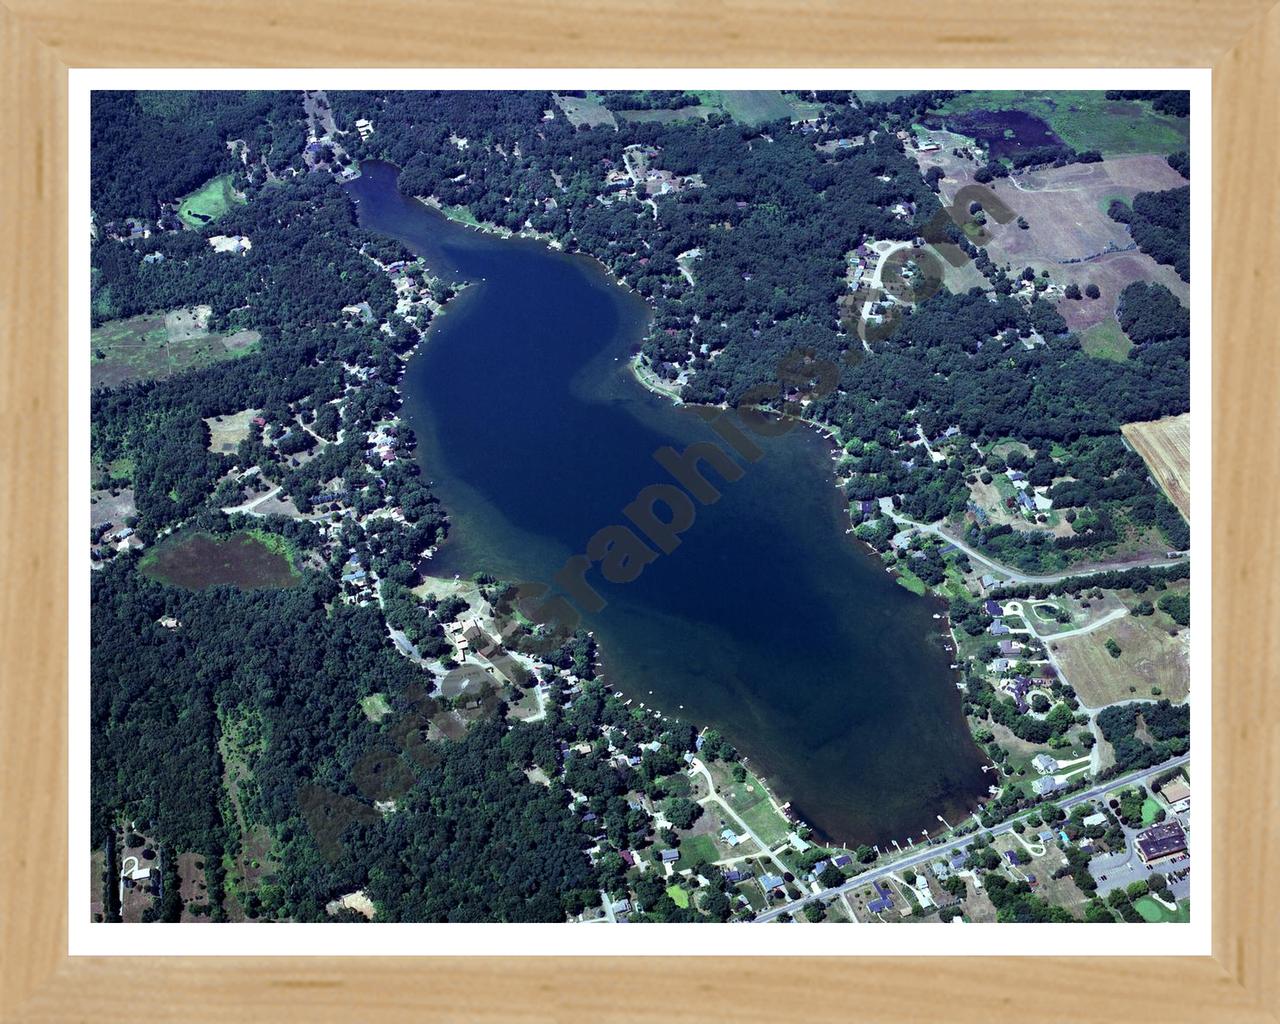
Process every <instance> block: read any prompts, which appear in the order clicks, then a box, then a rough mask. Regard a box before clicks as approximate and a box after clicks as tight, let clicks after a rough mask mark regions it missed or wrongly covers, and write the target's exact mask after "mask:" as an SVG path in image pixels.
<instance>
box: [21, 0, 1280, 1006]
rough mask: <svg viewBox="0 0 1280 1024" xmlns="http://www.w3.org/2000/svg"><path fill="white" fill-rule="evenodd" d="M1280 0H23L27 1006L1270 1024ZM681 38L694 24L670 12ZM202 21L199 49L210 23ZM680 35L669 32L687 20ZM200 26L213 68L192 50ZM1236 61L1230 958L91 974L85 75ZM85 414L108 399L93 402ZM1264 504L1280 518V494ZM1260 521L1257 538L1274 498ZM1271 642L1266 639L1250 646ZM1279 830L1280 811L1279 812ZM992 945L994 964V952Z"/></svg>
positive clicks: (1220, 129)
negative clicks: (72, 190)
mask: <svg viewBox="0 0 1280 1024" xmlns="http://www.w3.org/2000/svg"><path fill="white" fill-rule="evenodd" d="M1271 2H1272V0H1227V2H1221V3H1212V4H1209V5H1204V4H1202V3H1197V2H1195V0H1160V2H1158V3H1155V4H1152V5H1137V4H1134V5H1130V4H1124V5H1120V4H1114V3H1110V2H1105V0H1085V2H1082V3H1077V4H1072V5H1070V6H1069V7H1066V6H1058V7H1057V8H1054V7H1050V6H1049V5H1013V4H1006V3H966V4H959V3H939V2H925V0H908V2H906V3H904V4H901V5H898V6H897V7H895V8H894V11H893V13H892V14H891V15H890V14H887V13H886V12H885V11H884V10H883V8H881V7H880V5H875V9H868V10H860V9H859V8H858V7H857V6H855V5H854V4H852V3H849V2H847V0H846V2H844V3H841V2H840V0H810V2H809V3H807V4H805V5H804V6H803V8H802V9H793V10H788V9H787V7H788V6H790V5H783V4H777V5H776V7H766V6H764V5H763V4H760V3H743V2H741V0H740V2H739V3H736V4H733V5H721V4H714V5H708V7H707V8H706V9H700V8H699V7H698V6H697V5H693V4H676V3H675V2H674V0H658V3H657V4H656V6H655V5H649V6H648V8H647V12H648V13H647V17H646V18H645V19H644V20H643V21H641V20H640V19H639V15H638V12H636V11H634V10H629V9H627V8H625V7H620V6H617V5H606V4H593V3H590V2H588V0H555V2H553V3H552V4H551V5H550V6H549V7H548V6H543V5H540V4H527V5H512V8H513V9H509V10H508V9H504V8H503V7H502V5H500V4H496V3H492V2H489V0H474V2H472V3H469V4H466V5H459V6H457V7H453V8H451V9H435V7H434V5H427V4H421V5H417V9H414V5H412V4H408V3H406V2H404V0H373V2H372V3H364V4H359V5H356V4H349V3H339V2H335V0H312V2H310V3H307V4H305V5H293V4H289V5H283V4H273V3H272V2H271V0H267V2H266V3H261V2H251V0H223V2H221V3H219V4H217V5H214V6H206V5H202V8H201V10H200V11H199V12H192V11H190V10H189V8H188V7H187V6H186V5H184V4H183V3H181V2H176V0H170V2H156V0H151V2H145V3H133V4H128V5H123V4H109V3H98V4H89V3H85V2H83V0H8V2H7V6H0V46H2V50H0V52H2V54H3V60H2V61H0V76H2V80H3V83H4V101H5V102H4V104H3V117H4V121H3V124H4V127H5V129H6V130H5V132H4V134H3V138H4V139H5V140H6V141H7V142H8V144H9V146H10V147H11V148H10V152H9V153H8V154H7V160H6V163H5V168H4V171H3V174H2V175H0V189H2V194H3V208H2V212H0V217H2V221H0V223H3V225H4V230H5V238H6V241H7V242H8V245H9V246H11V248H10V249H9V250H8V252H7V253H6V256H7V259H6V261H5V262H6V265H5V267H4V272H3V274H2V275H0V332H2V334H0V467H2V469H0V472H3V478H2V483H0V565H2V566H3V567H4V569H5V573H4V578H3V588H2V589H0V626H2V628H3V633H2V634H0V635H2V636H3V638H4V639H3V648H2V649H0V659H2V662H0V663H2V664H3V673H2V674H0V680H2V682H0V728H2V729H3V734H2V736H0V942H2V943H3V944H2V946H0V1011H2V1014H3V1017H2V1019H3V1020H6V1021H8V1020H13V1021H44V1020H68V1019H85V1018H89V1017H90V1016H91V1015H92V1016H94V1017H104V1016H105V1017H106V1018H108V1019H110V1018H112V1017H115V1016H117V1015H124V1014H127V1015H128V1016H129V1017H131V1018H133V1019H137V1020H146V1021H155V1020H169V1019H175V1020H176V1019H182V1020H195V1019H202V1020H203V1019H225V1018H231V1017H234V1016H245V1017H249V1018H252V1019H270V1020H283V1019H294V1018H295V1017H296V1018H298V1019H302V1018H304V1017H305V1018H307V1019H312V1020H329V1019H334V1020H338V1019H341V1020H351V1019H355V1020H362V1021H363V1020H374V1019H377V1020H384V1019H393V1018H397V1017H400V1016H412V1017H413V1018H414V1019H424V1018H426V1017H432V1018H435V1017H442V1018H449V1019H466V1020H481V1019H484V1020H488V1019H493V1020H502V1021H508V1020H543V1019H557V1020H558V1019H573V1020H578V1019H581V1020H593V1021H604V1020H619V1021H623V1020H625V1021H634V1020H646V1019H651V1018H652V1019H662V1020H664V1021H673V1020H680V1019H685V1018H686V1016H687V1017H688V1018H690V1019H692V1018H693V1017H694V1016H695V1015H696V1016H698V1017H703V1016H704V1015H705V1014H706V1013H707V1012H708V1011H710V1010H712V1009H713V1007H715V1006H718V1007H722V1008H724V1009H725V1010H726V1011H727V1012H729V1013H731V1014H733V1016H735V1017H736V1018H737V1019H738V1020H741V1021H748V1020H751V1021H754V1020H761V1021H763V1020H771V1021H774V1020H786V1019H788V1018H789V1016H790V1014H789V1013H788V1011H789V1010H790V1011H791V1012H792V1013H800V1012H803V1013H805V1014H806V1015H818V1016H822V1017H826V1016H836V1015H839V1016H841V1017H854V1018H860V1019H874V1020H895V1021H933V1020H944V1019H945V1020H954V1021H967V1020H979V1019H984V1020H986V1019H992V1018H996V1019H1005V1018H1006V1016H1007V1017H1009V1018H1013V1017H1019V1018H1022V1017H1028V1016H1029V1017H1039V1018H1046V1017H1047V1018H1049V1019H1057V1017H1058V1015H1059V1013H1061V1014H1063V1015H1064V1016H1069V1017H1070V1018H1072V1019H1077V1020H1097V1021H1113V1020H1114V1021H1120V1020H1126V1021H1127V1020H1129V1019H1131V1018H1132V1017H1134V1016H1135V1015H1142V1014H1155V1015H1158V1017H1159V1018H1160V1019H1161V1020H1162V1021H1164V1022H1174V1021H1196V1022H1198V1021H1205V1020H1230V1021H1240V1022H1250V1021H1264V1020H1265V1021H1273V1020H1276V1019H1277V1016H1278V1013H1280V1010H1278V1008H1277V1007H1278V1003H1280V971H1277V970H1276V966H1275V965H1276V961H1277V954H1278V953H1280V948H1278V943H1277V934H1278V931H1280V930H1278V929H1277V927H1276V920H1277V916H1278V912H1280V896H1277V891H1278V887H1277V885H1276V882H1277V881H1278V879H1277V871H1276V864H1277V858H1276V855H1275V849H1276V847H1275V843H1276V840H1277V838H1280V823H1278V819H1277V816H1276V811H1277V810H1280V801H1277V799H1276V793H1277V792H1278V791H1280V757H1278V756H1277V753H1278V752H1280V728H1277V704H1278V702H1280V697H1277V695H1276V692H1275V690H1274V688H1273V687H1272V686H1271V685H1269V684H1271V683H1272V682H1273V680H1275V679H1276V678H1277V677H1280V657H1278V654H1280V651H1278V649H1277V648H1278V644H1280V639H1278V634H1277V631H1276V630H1275V628H1274V623H1275V622H1276V613H1277V605H1276V601H1277V596H1278V590H1280V572H1277V570H1276V568H1275V563H1276V556H1277V555H1278V554H1280V551H1277V539H1276V538H1277V531H1276V530H1275V529H1274V527H1272V526H1270V522H1271V519H1272V516H1271V515H1270V514H1269V512H1270V508H1269V505H1270V502H1271V501H1274V500H1275V499H1276V498H1277V497H1280V491H1278V490H1277V487H1276V484H1275V481H1276V480H1277V478H1280V454H1278V453H1280V448H1278V447H1277V446H1276V439H1277V438H1278V437H1280V403H1278V402H1277V401H1276V398H1277V394H1278V393H1280V387H1278V385H1280V355H1278V349H1277V346H1276V344H1275V332H1276V327H1275V325H1276V324H1277V323H1280V299H1278V298H1277V296H1278V295H1280V288H1277V287H1276V286H1275V284H1274V283H1272V282H1271V281H1270V280H1269V278H1270V276H1271V274H1270V272H1268V271H1265V270H1264V269H1263V268H1264V267H1268V266H1274V265H1275V261H1276V258H1277V256H1280V217H1278V215H1277V205H1276V191H1275V188H1274V185H1275V180H1276V173H1277V171H1276V169H1277V167H1280V160H1278V159H1277V157H1280V153H1278V152H1277V149H1278V146H1280V144H1278V143H1277V136H1276V134H1275V131H1274V129H1275V128H1276V126H1277V124H1276V116H1275V113H1274V106H1273V104H1274V102H1275V98H1276V97H1277V96H1278V95H1280V73H1278V72H1277V68H1278V67H1280V7H1276V8H1272V7H1271V6H1270V5H1271ZM667 16H669V19H668V17H667ZM195 17H198V18H199V21H200V24H199V26H198V27H196V28H193V26H192V23H191V22H192V20H193V18H195ZM666 25H671V26H678V28H679V31H678V32H673V33H671V34H670V35H667V36H664V35H663V34H662V29H663V26H666ZM192 33H196V34H197V35H198V37H199V40H200V43H202V44H203V45H202V46H201V48H200V49H198V50H196V49H195V48H193V47H191V46H190V45H189V42H186V41H184V40H190V38H191V37H192ZM1135 59H1136V60H1139V61H1141V62H1142V63H1143V64H1144V65H1148V66H1164V67H1210V66H1211V67H1212V68H1213V69H1214V76H1213V100H1214V123H1213V133H1214V174H1213V184H1214V204H1213V205H1214V218H1213V229H1214V274H1213V285H1214V347H1213V370H1214V417H1213V440H1214V454H1215V467H1216V473H1215V478H1214V481H1213V484H1214V496H1215V506H1216V517H1215V518H1216V526H1217V529H1216V530H1215V535H1214V538H1213V564H1214V570H1215V572H1214V580H1213V607H1214V622H1213V630H1214V639H1215V651H1216V653H1217V657H1216V664H1215V666H1214V667H1215V678H1214V685H1213V692H1214V701H1213V713H1214V734H1213V739H1214V751H1213V754H1214V773H1213V786H1214V790H1213V793H1214V812H1215V817H1216V820H1215V823H1214V824H1215V828H1214V837H1213V842H1214V858H1213V863H1214V877H1213V892H1214V920H1213V955H1212V956H1211V957H1196V958H1180V959H1178V960H1176V961H1175V960H1171V959H1160V958H1138V959H1102V958H1092V959H1069V958H1053V959H1037V960H1026V961H1018V962H1016V963H1011V962H1009V961H1004V962H1000V963H993V962H990V961H982V960H972V959H970V960H962V959H959V958H952V959H934V960H931V961H929V962H927V963H924V962H921V961H912V960H910V959H907V958H895V959H878V958H877V959H873V960H870V961H864V960H856V959H840V960H836V959H823V960H814V959H807V960H801V959H788V960H779V959H772V960H767V961H757V962H755V963H753V964H751V965H742V964H739V963H734V962H733V961H732V960H730V959H728V958H724V959H698V958H684V959H671V960H657V959H644V960H638V959H625V960H624V959H621V958H619V959H577V960H568V959H558V960H545V959H504V960H496V959H495V960H485V959H453V960H450V961H449V962H447V963H438V962H434V961H423V960H415V959H359V960H343V959H321V958H311V959H306V958H287V959H285V958H281V959H262V960H248V959H234V958H199V959H190V958H188V959H161V960H147V961H146V962H145V963H140V962H138V961H136V960H131V959H127V958H75V959H71V958H69V957H68V956H67V952H66V951H67V920H66V914H67V907H66V889H65V880H66V877H67V870H66V868H67V861H66V858H67V850H66V846H67V831H66V784H67V749H66V744H67V722H66V714H67V703H66V702H67V685H66V684H67V633H66V579H67V550H66V547H67V545H66V537H67V529H66V526H67V518H66V507H67V438H66V408H67V404H66V403H67V387H66V382H67V365H66V358H67V348H66V331H67V310H66V291H65V282H66V273H65V271H66V257H67V252H66V239H67V221H66V210H67V181H66V173H65V168H66V158H67V130H66V128H67V107H66V102H67V69H68V68H69V67H92V66H158V67H164V66H182V65H190V64H191V63H192V61H197V62H200V63H202V64H205V65H225V66H292V65H306V66H322V65H329V66H336V67H343V66H346V67H350V66H374V65H380V66H388V67H409V66H483V65H492V66H504V65H506V66H521V65H526V66H527V65H539V66H564V67H588V66H598V67H608V66H640V67H643V66H675V67H698V66H749V65H757V66H794V67H823V66H830V67H839V66H905V67H912V66H922V65H923V66H953V67H982V66H993V67H999V66H1010V65H1017V66H1043V67H1064V66H1102V67H1119V66H1130V65H1132V63H1133V61H1134V60H1135ZM77 400H80V399H77ZM1259 499H1261V500H1259ZM1246 501H1247V502H1248V506H1249V508H1250V509H1251V510H1252V511H1255V512H1257V513H1261V514H1260V515H1258V516H1257V518H1256V519H1255V520H1251V521H1250V522H1248V523H1246V522H1243V521H1242V517H1240V516H1239V515H1238V511H1240V512H1242V511H1243V510H1244V508H1245V506H1246ZM1236 622H1239V623H1242V624H1247V627H1246V628H1244V629H1240V630H1239V631H1237V630H1235V629H1233V628H1232V627H1233V624H1234V623H1236ZM1268 811H1270V812H1271V813H1270V815H1268V814H1267V812H1268ZM975 952H977V951H975Z"/></svg>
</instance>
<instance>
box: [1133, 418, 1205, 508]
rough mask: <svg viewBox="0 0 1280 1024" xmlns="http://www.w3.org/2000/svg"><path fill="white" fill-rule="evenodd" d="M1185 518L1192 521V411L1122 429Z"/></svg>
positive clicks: (1134, 424)
mask: <svg viewBox="0 0 1280 1024" xmlns="http://www.w3.org/2000/svg"><path fill="white" fill-rule="evenodd" d="M1120 430H1121V433H1123V434H1124V436H1125V440H1126V441H1128V442H1129V443H1130V444H1131V445H1133V447H1134V450H1135V451H1137V453H1138V454H1139V455H1141V456H1142V459H1143V461H1144V462H1145V463H1146V464H1147V468H1149V469H1150V470H1151V475H1152V476H1154V477H1155V478H1156V482H1157V483H1159V484H1160V487H1161V489H1162V490H1163V491H1164V493H1165V494H1167V495H1168V496H1169V500H1170V501H1172V502H1173V503H1174V505H1176V506H1177V508H1178V511H1179V512H1181V513H1182V518H1184V519H1185V520H1186V521H1187V522H1191V414H1190V413H1189V412H1184V413H1183V414H1182V415H1181V416H1166V417H1165V418H1164V419H1162V420H1149V421H1147V422H1145V423H1126V424H1125V425H1124V426H1122V427H1121V428H1120Z"/></svg>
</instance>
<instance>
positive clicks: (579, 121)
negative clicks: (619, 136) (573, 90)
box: [554, 93, 618, 128]
mask: <svg viewBox="0 0 1280 1024" xmlns="http://www.w3.org/2000/svg"><path fill="white" fill-rule="evenodd" d="M554 96H555V102H556V106H558V107H559V108H560V109H561V110H562V111H564V116H565V117H566V118H568V119H569V123H570V124H571V125H573V126H574V127H575V128H578V127H581V126H582V125H584V124H585V125H590V126H591V127H593V128H594V127H596V126H597V125H606V126H608V127H610V128H617V127H618V122H617V120H616V119H615V118H614V116H613V113H612V112H611V111H610V110H609V108H608V107H606V106H605V105H604V104H603V103H601V102H600V101H599V100H595V99H591V98H590V97H589V96H561V95H560V94H559V93H556V94H554Z"/></svg>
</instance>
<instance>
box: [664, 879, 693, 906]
mask: <svg viewBox="0 0 1280 1024" xmlns="http://www.w3.org/2000/svg"><path fill="white" fill-rule="evenodd" d="M667 895H668V896H670V897H671V902H672V903H674V904H675V905H676V906H677V907H679V908H680V909H682V910H683V909H685V908H686V907H688V906H689V890H688V889H682V888H680V886H678V885H670V886H667Z"/></svg>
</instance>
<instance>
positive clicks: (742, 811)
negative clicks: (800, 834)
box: [717, 772, 791, 846]
mask: <svg viewBox="0 0 1280 1024" xmlns="http://www.w3.org/2000/svg"><path fill="white" fill-rule="evenodd" d="M717 788H718V790H719V794H720V796H721V798H722V799H723V800H724V801H725V803H727V804H728V805H729V806H730V807H731V808H733V810H734V811H735V812H737V814H738V816H739V817H740V818H741V819H742V820H743V821H745V822H746V823H747V826H748V827H749V828H750V829H751V830H752V831H753V832H755V834H756V835H757V836H759V837H760V839H761V841H762V842H764V843H765V844H766V845H768V846H774V845H775V844H777V843H780V842H782V840H784V839H785V838H786V837H787V833H788V832H789V831H791V826H790V824H788V822H787V820H786V818H784V817H783V816H782V815H781V814H779V813H778V812H777V811H775V810H774V809H773V804H772V803H771V802H770V800H769V797H768V794H767V793H766V792H765V788H764V785H763V784H762V783H761V782H760V780H759V779H758V778H756V776H755V775H754V774H752V773H751V772H747V777H746V779H744V780H743V781H742V782H734V781H732V780H729V781H727V782H722V781H719V780H718V782H717Z"/></svg>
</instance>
